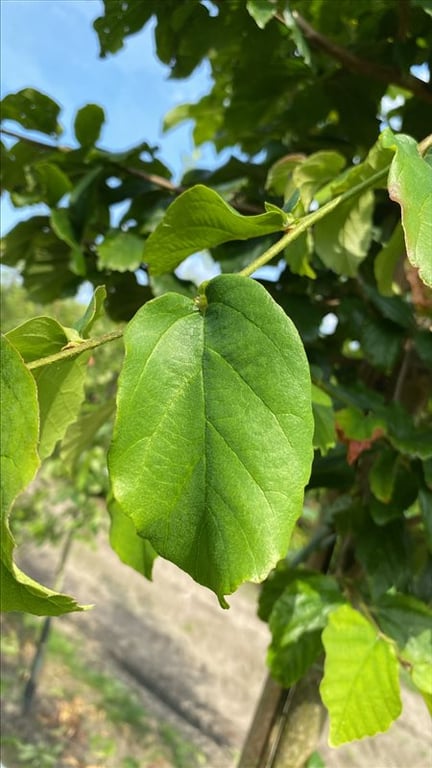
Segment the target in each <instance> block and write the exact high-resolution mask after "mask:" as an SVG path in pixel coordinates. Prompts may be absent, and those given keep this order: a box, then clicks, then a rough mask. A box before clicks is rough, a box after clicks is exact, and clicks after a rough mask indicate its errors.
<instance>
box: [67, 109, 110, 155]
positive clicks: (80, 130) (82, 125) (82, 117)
mask: <svg viewBox="0 0 432 768" xmlns="http://www.w3.org/2000/svg"><path fill="white" fill-rule="evenodd" d="M104 122H105V112H104V111H103V109H102V107H99V106H98V105H97V104H86V106H85V107H82V108H81V109H79V110H78V112H77V114H76V117H75V123H74V131H75V136H76V137H77V140H78V142H79V143H80V144H81V146H82V147H92V146H94V144H96V142H97V140H98V138H99V135H100V132H101V128H102V126H103V124H104Z"/></svg>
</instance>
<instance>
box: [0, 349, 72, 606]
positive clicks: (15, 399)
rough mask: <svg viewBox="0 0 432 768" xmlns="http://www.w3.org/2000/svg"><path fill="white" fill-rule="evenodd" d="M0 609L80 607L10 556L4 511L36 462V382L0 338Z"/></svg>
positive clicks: (14, 351) (7, 527)
mask: <svg viewBox="0 0 432 768" xmlns="http://www.w3.org/2000/svg"><path fill="white" fill-rule="evenodd" d="M1 403H2V409H3V418H2V422H1V457H0V458H1V473H0V474H1V477H0V480H1V580H0V584H1V609H2V610H3V611H27V612H29V613H35V614H38V615H52V616H56V615H58V614H61V613H66V612H68V611H76V610H82V608H81V606H79V605H78V604H77V603H76V602H75V600H73V599H72V598H70V597H67V596H66V595H61V594H58V593H57V592H53V591H52V590H50V589H46V588H45V587H43V586H42V585H41V584H38V583H37V582H36V581H34V580H33V579H31V578H29V577H28V576H26V574H25V573H23V572H22V571H21V570H20V569H19V568H17V566H16V565H15V563H14V561H13V550H14V546H15V542H14V540H13V537H12V534H11V532H10V529H9V523H8V515H9V511H10V508H11V506H12V504H13V502H14V501H15V499H16V497H17V495H18V494H19V493H20V492H21V491H22V490H23V489H24V488H25V487H26V485H27V484H28V483H29V482H30V481H31V480H32V479H33V477H34V474H35V472H36V470H37V468H38V466H39V456H38V454H37V442H38V433H39V412H38V403H37V394H36V384H35V382H34V380H33V377H32V375H31V374H30V372H29V371H28V370H27V369H26V367H25V365H24V363H23V360H22V358H21V357H20V355H19V354H18V352H17V351H16V349H15V348H14V347H13V346H12V344H11V343H10V342H9V341H8V340H7V339H6V338H5V337H4V336H2V337H1Z"/></svg>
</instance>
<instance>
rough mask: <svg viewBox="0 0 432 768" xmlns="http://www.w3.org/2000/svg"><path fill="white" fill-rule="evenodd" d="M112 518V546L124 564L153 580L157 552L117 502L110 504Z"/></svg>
mask: <svg viewBox="0 0 432 768" xmlns="http://www.w3.org/2000/svg"><path fill="white" fill-rule="evenodd" d="M109 513H110V517H111V528H110V544H111V547H112V548H113V550H114V552H116V554H117V555H118V556H119V558H120V560H121V561H122V563H125V565H129V566H130V567H131V568H133V569H134V570H135V571H138V573H142V575H143V576H145V577H146V579H151V578H152V570H153V563H154V561H155V559H156V558H157V552H155V551H154V549H153V547H152V545H151V544H150V542H149V541H146V539H143V538H142V536H139V535H138V532H137V530H136V528H135V525H134V524H133V522H132V520H131V518H130V517H128V516H127V515H125V514H124V512H122V510H121V507H120V505H119V504H117V503H116V502H115V501H111V503H110V504H109Z"/></svg>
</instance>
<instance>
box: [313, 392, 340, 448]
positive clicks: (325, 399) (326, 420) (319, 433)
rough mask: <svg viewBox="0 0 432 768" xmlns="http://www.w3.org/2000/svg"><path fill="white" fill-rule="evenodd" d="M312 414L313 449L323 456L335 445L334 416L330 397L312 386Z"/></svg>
mask: <svg viewBox="0 0 432 768" xmlns="http://www.w3.org/2000/svg"><path fill="white" fill-rule="evenodd" d="M312 412H313V417H314V424H315V428H314V436H313V445H314V448H318V449H319V451H320V452H321V454H322V455H323V456H325V454H326V453H327V452H328V451H329V449H330V448H333V447H334V446H335V445H336V430H335V414H334V411H333V404H332V400H331V397H329V396H328V395H327V394H326V393H325V392H323V391H322V390H321V389H319V388H318V387H316V386H315V385H314V384H312Z"/></svg>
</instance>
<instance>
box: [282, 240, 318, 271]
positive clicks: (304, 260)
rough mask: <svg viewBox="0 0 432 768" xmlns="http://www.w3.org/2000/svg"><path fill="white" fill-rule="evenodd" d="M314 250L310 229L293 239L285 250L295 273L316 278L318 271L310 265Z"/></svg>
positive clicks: (285, 255) (287, 260) (286, 258)
mask: <svg viewBox="0 0 432 768" xmlns="http://www.w3.org/2000/svg"><path fill="white" fill-rule="evenodd" d="M312 252H313V240H312V235H311V232H310V231H306V232H302V234H301V235H300V236H299V237H297V238H296V240H293V242H292V243H290V244H289V245H288V246H287V248H285V251H284V257H285V261H286V263H287V264H288V266H289V268H290V270H291V272H293V273H294V274H295V275H304V276H305V277H309V278H310V279H311V280H314V279H315V278H316V273H315V271H314V270H313V269H312V267H311V265H310V258H311V256H312Z"/></svg>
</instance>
